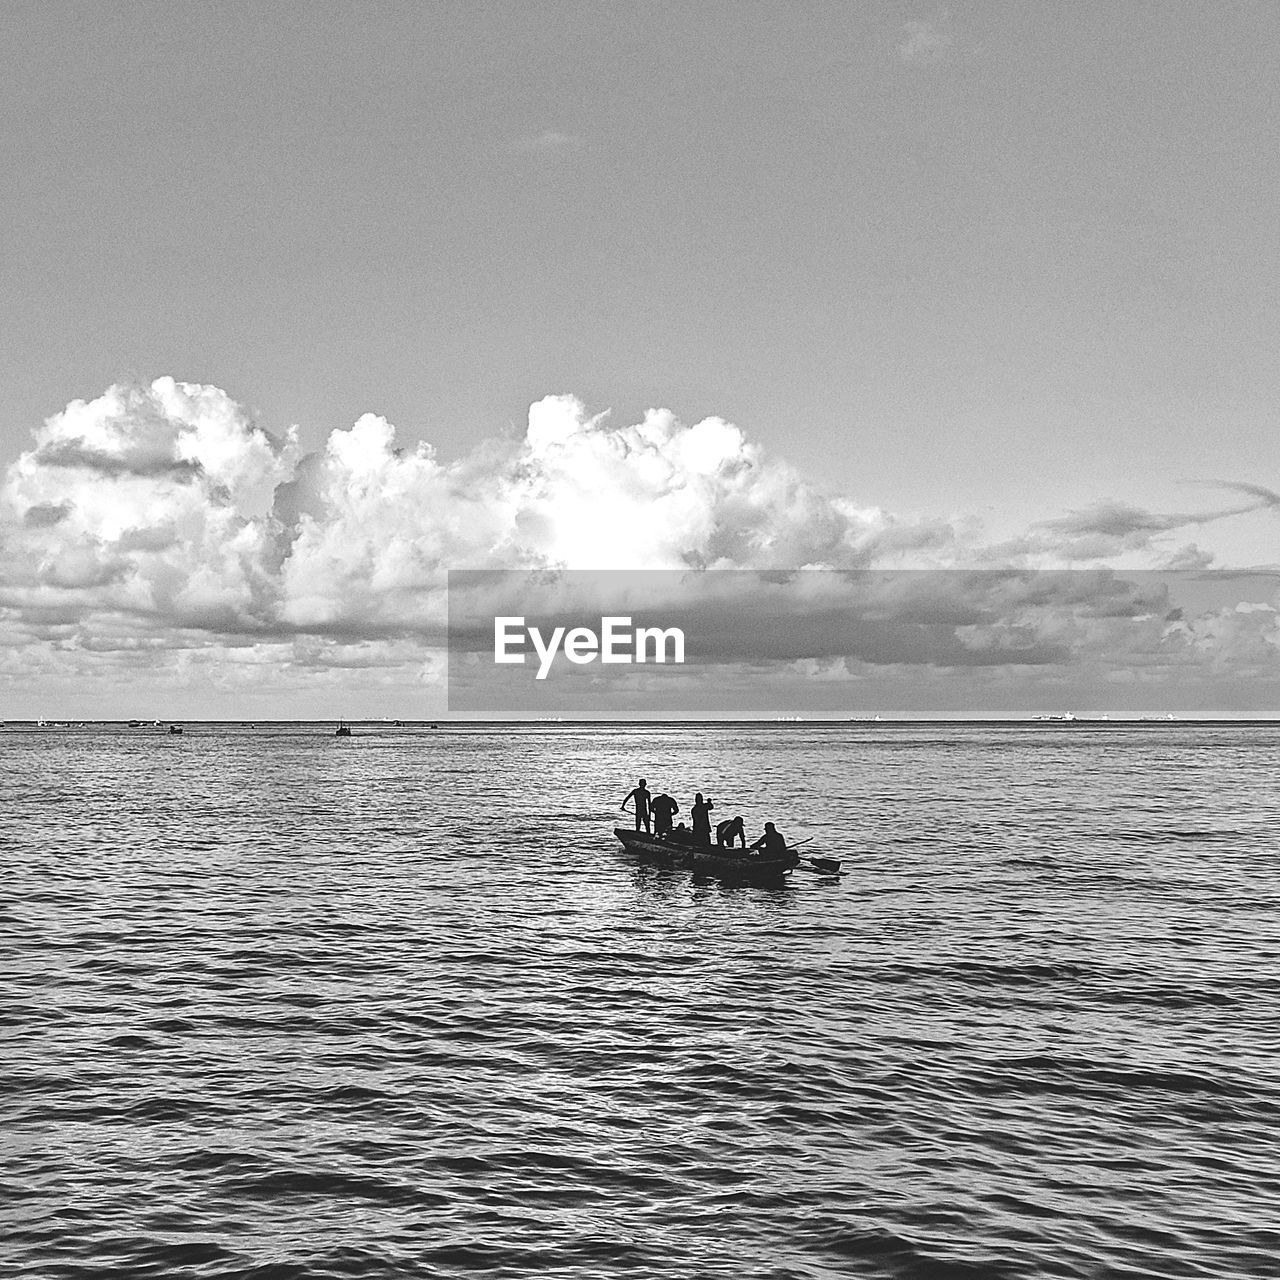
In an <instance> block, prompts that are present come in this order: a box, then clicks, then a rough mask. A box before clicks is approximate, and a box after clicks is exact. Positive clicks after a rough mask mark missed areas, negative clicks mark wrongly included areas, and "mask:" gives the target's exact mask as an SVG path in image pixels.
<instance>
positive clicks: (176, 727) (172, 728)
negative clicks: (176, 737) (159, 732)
mask: <svg viewBox="0 0 1280 1280" xmlns="http://www.w3.org/2000/svg"><path fill="white" fill-rule="evenodd" d="M169 732H170V733H181V732H182V726H181V725H180V724H171V725H170V726H169Z"/></svg>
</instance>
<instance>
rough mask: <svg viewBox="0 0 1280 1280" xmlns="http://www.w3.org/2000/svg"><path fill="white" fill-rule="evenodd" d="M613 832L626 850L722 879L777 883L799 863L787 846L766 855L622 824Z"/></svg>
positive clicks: (797, 854) (649, 860) (646, 859)
mask: <svg viewBox="0 0 1280 1280" xmlns="http://www.w3.org/2000/svg"><path fill="white" fill-rule="evenodd" d="M613 834H614V835H615V836H617V837H618V839H619V840H621V841H622V847H623V848H624V849H626V850H627V852H628V853H634V854H636V855H637V856H639V857H641V858H644V859H645V861H646V862H655V863H658V864H660V865H662V866H668V867H685V868H687V869H688V870H689V871H696V872H698V873H699V874H700V875H708V876H716V877H718V878H719V879H721V880H739V881H749V882H751V883H752V884H762V883H772V884H778V883H780V882H781V881H782V880H783V879H784V878H785V877H786V876H787V875H789V874H790V873H791V870H792V868H794V867H798V866H799V865H800V855H799V853H797V852H796V851H795V850H794V849H788V850H787V851H786V853H784V854H782V855H780V856H774V857H765V856H764V855H763V854H758V853H747V852H745V851H744V850H741V849H724V848H720V847H718V846H716V845H697V844H684V843H680V842H678V841H675V840H667V839H659V838H658V837H657V836H651V835H650V834H649V833H648V832H647V831H628V830H627V829H626V828H625V827H614V829H613Z"/></svg>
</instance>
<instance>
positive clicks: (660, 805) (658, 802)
mask: <svg viewBox="0 0 1280 1280" xmlns="http://www.w3.org/2000/svg"><path fill="white" fill-rule="evenodd" d="M649 812H650V813H651V814H653V834H654V835H655V836H665V835H670V834H671V820H672V818H674V817H675V816H676V814H677V813H679V812H680V806H679V805H678V804H676V802H675V801H674V800H673V799H672V798H671V797H670V796H669V795H667V793H666V792H665V791H664V792H663V793H662V794H661V795H660V796H654V797H653V799H652V800H650V801H649Z"/></svg>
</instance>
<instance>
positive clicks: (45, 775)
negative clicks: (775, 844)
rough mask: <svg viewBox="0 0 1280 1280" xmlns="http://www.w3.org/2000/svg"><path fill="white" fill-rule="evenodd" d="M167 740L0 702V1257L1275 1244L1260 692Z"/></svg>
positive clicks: (1277, 1156)
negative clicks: (699, 824)
mask: <svg viewBox="0 0 1280 1280" xmlns="http://www.w3.org/2000/svg"><path fill="white" fill-rule="evenodd" d="M184 730H185V731H184V733H182V734H181V735H177V734H169V733H167V732H165V731H164V727H163V726H161V727H160V728H156V727H154V726H152V727H147V726H143V727H139V728H127V727H125V726H123V725H84V726H71V727H53V726H46V727H36V726H32V725H10V726H8V727H7V728H5V729H3V730H0V865H2V867H3V873H4V884H5V888H6V892H5V895H4V897H3V902H2V906H0V955H2V961H3V962H2V965H0V971H2V973H3V979H2V991H3V1007H2V1010H0V1016H2V1020H3V1025H2V1029H0V1034H2V1040H0V1044H3V1050H2V1053H0V1076H2V1082H0V1083H2V1087H0V1154H2V1159H0V1215H2V1216H0V1274H3V1275H4V1276H5V1277H8V1278H9V1280H18V1278H21V1280H37V1278H38V1280H71V1278H72V1277H77V1278H81V1277H82V1278H84V1280H98V1278H99V1277H128V1278H129V1280H135V1278H137V1280H144V1278H147V1277H157V1278H164V1280H214V1278H228V1280H229V1278H230V1277H237V1278H240V1277H243V1278H245V1280H249V1278H252V1280H328V1278H330V1277H358V1278H367V1280H373V1278H375V1277H378V1278H380V1277H388V1278H390V1277H397V1278H399V1277H486V1278H491V1280H500V1278H507V1277H511V1278H515V1277H534V1276H536V1277H559V1278H562V1280H595V1278H597V1277H617V1276H635V1277H688V1278H690V1280H703V1278H706V1280H711V1278H715V1277H725V1278H729V1277H732V1278H733V1280H766V1278H768V1280H828V1278H834V1277H850V1276H853V1277H885V1278H890V1277H892V1278H902V1280H915V1278H921V1280H1002V1278H1007V1280H1036V1278H1039V1277H1107V1278H1111V1277H1117V1278H1123V1277H1133V1278H1137V1277H1212V1278H1213V1280H1230V1278H1231V1277H1246V1276H1248V1277H1255V1276H1260V1275H1280V724H1258V723H1213V724H1207V723H1201V724H1196V723H1182V722H1150V723H1119V722H1112V723H1097V722H1089V723H1085V722H1066V723H1060V722H1054V723H1040V722H1037V723H1031V722H1027V723H1000V724H992V723H887V722H881V723H867V722H855V723H822V724H818V723H785V724H774V723H769V724H689V725H672V724H664V725H653V724H650V725H642V724H628V725H619V724H595V725H591V724H518V725H517V724H502V725H500V724H457V723H440V724H439V725H438V727H436V728H433V727H432V726H430V725H429V724H410V725H399V726H398V725H394V724H385V723H378V724H358V723H357V724H356V725H355V726H354V728H353V732H352V736H351V737H349V738H339V737H335V734H334V726H333V724H195V723H188V724H186V725H185V726H184ZM641 776H644V777H645V778H647V779H648V782H649V785H650V788H651V789H653V790H655V791H657V790H665V791H668V792H669V793H670V794H671V795H673V796H674V797H675V798H676V799H677V801H678V802H679V804H680V805H681V809H682V815H683V816H684V817H686V818H687V816H688V810H689V806H690V803H691V802H692V799H693V795H694V792H695V791H702V792H704V793H705V794H706V795H707V796H708V797H710V798H711V799H712V801H713V802H714V805H715V813H714V814H713V817H715V818H717V819H718V818H721V817H728V816H733V815H735V814H742V815H743V816H744V818H745V819H746V823H747V828H748V831H749V832H752V833H757V832H759V830H760V828H761V825H762V824H763V822H764V821H765V820H772V821H774V822H775V823H776V824H777V825H778V827H779V829H780V830H781V831H782V832H783V833H784V834H785V835H786V836H787V837H788V838H789V839H790V840H792V841H800V840H804V841H805V842H806V843H805V845H803V846H802V847H801V848H802V852H803V851H812V852H814V853H820V854H821V855H822V856H824V857H837V858H840V859H842V860H843V868H844V870H845V872H846V873H847V874H844V875H842V876H840V877H830V876H825V877H824V876H820V875H817V874H814V873H812V872H809V871H805V870H803V869H797V870H796V871H795V872H794V873H793V874H792V875H791V877H790V878H789V880H788V882H787V883H786V884H785V885H783V886H782V887H777V886H767V887H761V886H751V885H730V884H723V883H721V882H719V881H717V880H714V879H708V878H704V877H699V876H696V875H693V874H691V873H690V872H688V871H683V870H672V869H663V868H659V867H652V866H648V865H644V864H643V863H640V862H637V861H636V860H635V858H634V857H633V856H631V855H628V854H627V853H625V852H624V850H623V848H622V846H621V844H620V843H619V842H618V841H617V839H616V838H615V836H614V834H613V828H614V827H615V825H618V824H619V822H622V823H623V824H628V823H629V822H630V818H629V817H628V816H627V815H622V814H620V813H619V805H620V803H621V801H622V798H623V797H624V796H625V795H626V794H627V792H628V791H629V790H630V788H631V787H632V786H634V785H635V782H636V780H637V778H639V777H641Z"/></svg>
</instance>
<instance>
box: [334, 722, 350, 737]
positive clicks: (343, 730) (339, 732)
mask: <svg viewBox="0 0 1280 1280" xmlns="http://www.w3.org/2000/svg"><path fill="white" fill-rule="evenodd" d="M333 736H334V737H335V738H349V737H351V726H350V725H349V724H348V723H347V722H346V721H345V720H339V721H338V727H337V728H336V729H335V730H334V731H333Z"/></svg>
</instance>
